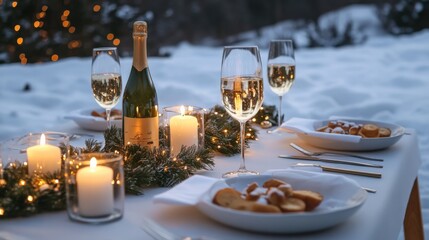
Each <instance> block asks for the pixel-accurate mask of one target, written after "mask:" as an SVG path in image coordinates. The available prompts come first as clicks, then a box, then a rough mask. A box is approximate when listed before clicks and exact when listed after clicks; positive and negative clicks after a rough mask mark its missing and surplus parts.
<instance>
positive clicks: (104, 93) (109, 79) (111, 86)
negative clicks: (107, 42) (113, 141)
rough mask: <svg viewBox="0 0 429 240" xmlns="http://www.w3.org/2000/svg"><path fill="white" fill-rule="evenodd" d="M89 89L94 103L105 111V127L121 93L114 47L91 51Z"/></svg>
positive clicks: (120, 80)
mask: <svg viewBox="0 0 429 240" xmlns="http://www.w3.org/2000/svg"><path fill="white" fill-rule="evenodd" d="M91 88H92V94H93V95H94V98H95V101H96V102H97V103H98V104H99V105H100V106H101V107H102V108H104V109H106V120H107V127H108V128H110V111H111V110H112V108H113V107H114V106H115V105H116V104H117V103H118V101H119V98H120V97H121V91H122V78H121V65H120V63H119V56H118V52H117V50H116V47H103V48H94V49H93V50H92V70H91Z"/></svg>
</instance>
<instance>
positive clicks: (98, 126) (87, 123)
mask: <svg viewBox="0 0 429 240" xmlns="http://www.w3.org/2000/svg"><path fill="white" fill-rule="evenodd" d="M94 110H95V111H97V112H102V111H105V110H104V109H102V108H99V109H94V108H91V109H80V110H76V111H74V112H72V113H71V114H70V115H67V116H65V117H64V118H66V119H71V120H73V121H75V123H76V124H77V125H79V127H80V128H82V129H86V130H91V131H104V130H106V128H107V121H106V120H105V119H104V118H101V117H94V116H92V115H91V112H92V111H94ZM110 121H111V124H112V126H113V125H115V126H116V127H120V128H121V127H122V120H114V119H112V120H110Z"/></svg>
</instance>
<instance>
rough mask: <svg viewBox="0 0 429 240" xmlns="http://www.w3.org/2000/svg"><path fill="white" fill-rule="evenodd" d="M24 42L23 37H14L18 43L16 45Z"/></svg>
mask: <svg viewBox="0 0 429 240" xmlns="http://www.w3.org/2000/svg"><path fill="white" fill-rule="evenodd" d="M23 42H24V38H22V37H19V38H17V39H16V43H18V45H21V44H22V43H23Z"/></svg>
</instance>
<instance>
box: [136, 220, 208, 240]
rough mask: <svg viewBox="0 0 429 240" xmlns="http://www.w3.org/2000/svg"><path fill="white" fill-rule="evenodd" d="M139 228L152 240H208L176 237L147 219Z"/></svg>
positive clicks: (202, 237) (205, 238)
mask: <svg viewBox="0 0 429 240" xmlns="http://www.w3.org/2000/svg"><path fill="white" fill-rule="evenodd" d="M141 228H142V229H143V231H145V232H146V233H147V234H148V235H149V236H151V237H153V239H156V240H210V239H209V238H207V237H204V236H201V237H190V236H179V235H176V234H174V233H172V232H170V231H168V230H167V229H166V228H164V227H163V226H161V225H160V224H158V223H156V222H155V221H153V220H151V219H149V218H144V219H143V224H142V225H141Z"/></svg>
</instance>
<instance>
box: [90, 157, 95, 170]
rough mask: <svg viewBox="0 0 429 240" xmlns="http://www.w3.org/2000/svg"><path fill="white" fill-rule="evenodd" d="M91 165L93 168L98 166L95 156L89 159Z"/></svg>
mask: <svg viewBox="0 0 429 240" xmlns="http://www.w3.org/2000/svg"><path fill="white" fill-rule="evenodd" d="M89 167H90V168H91V169H94V168H95V167H97V159H96V158H95V157H92V158H91V160H89Z"/></svg>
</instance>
